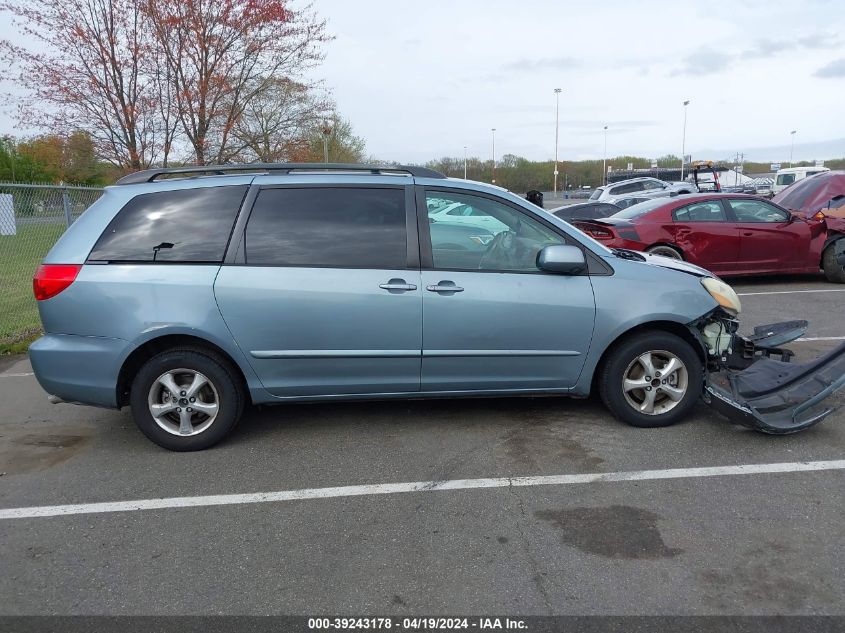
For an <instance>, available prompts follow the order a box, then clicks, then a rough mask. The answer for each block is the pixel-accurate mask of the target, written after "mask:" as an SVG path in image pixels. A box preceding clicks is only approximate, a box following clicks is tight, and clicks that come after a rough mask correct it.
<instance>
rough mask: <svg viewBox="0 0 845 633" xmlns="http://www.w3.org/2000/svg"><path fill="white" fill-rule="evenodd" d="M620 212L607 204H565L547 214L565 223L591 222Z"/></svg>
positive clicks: (617, 208) (619, 208)
mask: <svg viewBox="0 0 845 633" xmlns="http://www.w3.org/2000/svg"><path fill="white" fill-rule="evenodd" d="M620 210H621V207H618V206H617V205H615V204H610V203H609V202H579V203H577V204H567V205H564V206H562V207H558V208H556V209H550V210H549V213H551V214H553V215H556V216H557V217H559V218H560V219H561V220H566V221H567V222H569V221H571V220H592V219H594V218H606V217H608V216H610V215H613V214H614V213H616V212H618V211H620Z"/></svg>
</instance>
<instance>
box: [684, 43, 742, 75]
mask: <svg viewBox="0 0 845 633" xmlns="http://www.w3.org/2000/svg"><path fill="white" fill-rule="evenodd" d="M732 60H733V56H731V55H727V54H725V53H721V52H719V51H716V50H713V49H712V48H701V49H699V50H697V51H696V52H695V53H693V54H692V55H687V56H686V57H685V58H684V60H683V62H682V63H681V65H680V66H679V67H678V68H676V69H675V70H673V71H672V72H670V73H669V74H670V76H672V77H677V76H680V75H691V76H694V77H700V76H702V75H714V74H716V73H718V72H719V71H722V70H724V69H725V68H727V67H728V65H729V64H730V63H731V61H732Z"/></svg>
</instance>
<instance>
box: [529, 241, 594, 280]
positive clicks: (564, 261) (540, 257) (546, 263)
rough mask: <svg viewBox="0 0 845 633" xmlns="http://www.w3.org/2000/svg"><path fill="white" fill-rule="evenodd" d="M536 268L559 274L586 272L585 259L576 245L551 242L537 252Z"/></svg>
mask: <svg viewBox="0 0 845 633" xmlns="http://www.w3.org/2000/svg"><path fill="white" fill-rule="evenodd" d="M537 268H539V269H540V270H544V271H546V272H548V273H557V274H559V275H578V274H581V273H583V272H586V270H587V260H586V259H585V258H584V251H582V250H581V249H580V248H578V247H577V246H569V245H564V244H552V245H550V246H546V247H544V248H543V249H542V250H541V251H540V252H539V253H537Z"/></svg>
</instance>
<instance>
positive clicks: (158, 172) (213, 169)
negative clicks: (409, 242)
mask: <svg viewBox="0 0 845 633" xmlns="http://www.w3.org/2000/svg"><path fill="white" fill-rule="evenodd" d="M292 171H311V172H328V171H353V172H354V171H358V172H368V173H370V174H395V173H400V174H410V175H411V176H414V177H417V178H446V176H444V175H443V174H441V173H440V172H439V171H434V170H433V169H428V168H427V167H415V166H409V165H396V166H385V165H359V164H355V163H238V164H231V165H197V166H194V167H162V168H160V169H145V170H143V171H136V172H135V173H132V174H129V175H127V176H124V177H123V178H121V179H120V180H118V181H117V182H116V183H115V184H118V185H135V184H138V183H143V182H154V181H155V180H156V179H157V178H158V177H159V176H169V175H178V174H184V175H185V176H186V177H189V176H200V175H210V176H222V175H224V174H228V173H232V172H247V173H248V172H265V173H268V174H289V173H290V172H292Z"/></svg>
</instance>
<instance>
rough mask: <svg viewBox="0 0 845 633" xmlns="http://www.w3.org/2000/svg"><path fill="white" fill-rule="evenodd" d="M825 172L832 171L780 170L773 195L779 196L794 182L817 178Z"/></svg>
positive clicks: (817, 168) (802, 168) (789, 168)
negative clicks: (812, 177) (811, 177)
mask: <svg viewBox="0 0 845 633" xmlns="http://www.w3.org/2000/svg"><path fill="white" fill-rule="evenodd" d="M823 171H830V168H829V167H787V168H786V169H778V173H777V176H776V177H775V184H774V185H773V186H772V193H775V194H778V193H780V192H781V191H783V190H784V189H786V188H787V187H788V186H789V185H791V184H792V183H793V182H797V181H799V180H803V179H804V178H809V177H810V176H815V175H816V174H820V173H822V172H823Z"/></svg>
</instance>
